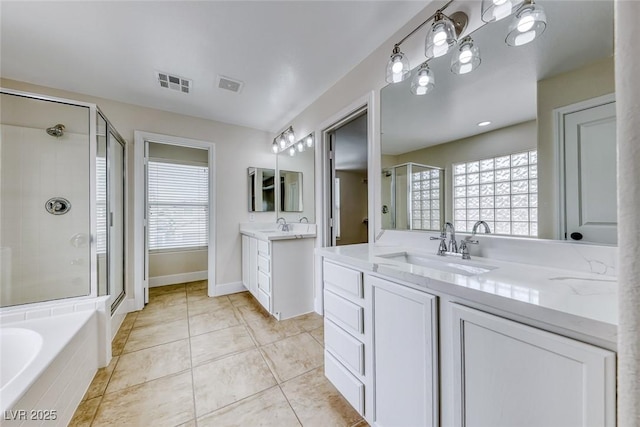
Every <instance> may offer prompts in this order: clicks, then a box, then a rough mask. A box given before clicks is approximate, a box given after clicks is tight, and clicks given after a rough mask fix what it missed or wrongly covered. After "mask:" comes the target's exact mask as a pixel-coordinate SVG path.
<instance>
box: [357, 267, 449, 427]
mask: <svg viewBox="0 0 640 427" xmlns="http://www.w3.org/2000/svg"><path fill="white" fill-rule="evenodd" d="M367 280H370V283H371V285H372V294H373V304H374V310H373V341H374V383H375V397H374V399H375V403H374V411H375V414H374V422H375V425H376V426H380V427H393V426H403V427H413V426H416V427H418V426H419V427H425V426H437V425H438V418H439V416H438V406H439V403H438V375H437V370H438V363H437V361H438V358H437V332H436V325H437V320H436V319H437V318H436V316H437V313H436V297H434V296H432V295H429V294H427V293H424V292H419V291H415V290H413V289H409V288H407V287H405V286H403V285H399V284H396V283H392V282H388V281H386V280H382V279H378V278H374V277H369V276H367Z"/></svg>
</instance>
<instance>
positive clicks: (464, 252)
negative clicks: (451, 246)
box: [460, 239, 479, 259]
mask: <svg viewBox="0 0 640 427" xmlns="http://www.w3.org/2000/svg"><path fill="white" fill-rule="evenodd" d="M478 243H479V242H478V241H477V240H471V239H468V240H460V253H461V254H462V259H471V255H470V254H469V248H467V245H468V244H471V245H477V244H478Z"/></svg>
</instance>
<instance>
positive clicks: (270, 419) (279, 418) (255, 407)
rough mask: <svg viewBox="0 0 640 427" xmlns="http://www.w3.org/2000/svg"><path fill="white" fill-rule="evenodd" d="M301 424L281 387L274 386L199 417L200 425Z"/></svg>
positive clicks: (282, 426)
mask: <svg viewBox="0 0 640 427" xmlns="http://www.w3.org/2000/svg"><path fill="white" fill-rule="evenodd" d="M220 426H225V427H244V426H252V427H258V426H265V427H272V426H278V427H288V426H300V423H299V422H298V419H297V418H296V415H295V413H294V412H293V410H292V409H291V406H289V402H287V399H286V398H285V397H284V395H283V394H282V391H280V388H279V387H272V388H270V389H268V390H265V391H263V392H260V393H258V394H256V395H254V396H251V397H248V398H246V399H244V400H241V401H240V402H236V403H234V404H232V405H229V406H227V407H224V408H222V409H220V410H218V411H216V412H213V413H212V414H210V415H206V416H204V417H202V418H198V427H220Z"/></svg>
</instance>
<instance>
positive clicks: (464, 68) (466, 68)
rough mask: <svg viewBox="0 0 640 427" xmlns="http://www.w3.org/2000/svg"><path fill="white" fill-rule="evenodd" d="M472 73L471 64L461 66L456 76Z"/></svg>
mask: <svg viewBox="0 0 640 427" xmlns="http://www.w3.org/2000/svg"><path fill="white" fill-rule="evenodd" d="M471 71H473V65H471V64H462V65H461V66H460V69H459V70H458V74H467V73H470V72H471Z"/></svg>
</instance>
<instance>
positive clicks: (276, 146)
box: [271, 139, 280, 154]
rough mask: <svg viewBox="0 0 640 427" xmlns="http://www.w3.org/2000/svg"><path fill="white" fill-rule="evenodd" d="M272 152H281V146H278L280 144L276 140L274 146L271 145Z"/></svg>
mask: <svg viewBox="0 0 640 427" xmlns="http://www.w3.org/2000/svg"><path fill="white" fill-rule="evenodd" d="M271 151H273V152H274V153H276V154H277V153H278V151H280V146H278V143H277V142H276V140H275V139H274V140H273V144H271Z"/></svg>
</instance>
